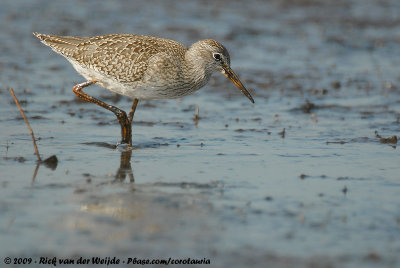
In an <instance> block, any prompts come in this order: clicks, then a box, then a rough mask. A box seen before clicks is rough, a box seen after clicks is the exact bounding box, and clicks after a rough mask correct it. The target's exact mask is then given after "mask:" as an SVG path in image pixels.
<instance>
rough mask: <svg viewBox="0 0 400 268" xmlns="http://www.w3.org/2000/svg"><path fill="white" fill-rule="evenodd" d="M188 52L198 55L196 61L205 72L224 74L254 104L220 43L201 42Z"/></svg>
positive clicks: (227, 53)
mask: <svg viewBox="0 0 400 268" xmlns="http://www.w3.org/2000/svg"><path fill="white" fill-rule="evenodd" d="M189 50H192V51H196V54H199V55H197V59H198V60H199V61H200V59H201V61H203V65H204V68H205V69H206V71H207V72H210V73H214V72H220V73H222V74H224V75H225V76H226V77H228V78H229V79H230V80H231V81H232V82H233V83H234V84H235V85H236V86H237V87H238V88H239V89H240V91H242V93H243V94H244V95H245V96H246V97H247V98H249V100H250V101H251V102H252V103H254V99H253V97H252V96H251V95H250V93H249V91H248V90H247V89H246V88H245V87H244V86H243V84H242V82H241V81H240V80H239V77H238V76H237V75H236V74H235V73H234V72H233V70H232V69H231V67H230V64H231V59H230V56H229V52H228V50H227V49H226V48H225V47H224V46H223V45H222V44H221V43H219V42H217V41H215V40H212V39H206V40H201V41H198V42H196V43H194V44H193V45H192V46H191V47H190V49H189Z"/></svg>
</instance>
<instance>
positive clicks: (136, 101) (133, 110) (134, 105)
mask: <svg viewBox="0 0 400 268" xmlns="http://www.w3.org/2000/svg"><path fill="white" fill-rule="evenodd" d="M138 102H139V100H138V99H134V100H133V104H132V108H131V111H130V113H129V122H131V124H132V121H133V115H134V114H135V111H136V106H137V104H138Z"/></svg>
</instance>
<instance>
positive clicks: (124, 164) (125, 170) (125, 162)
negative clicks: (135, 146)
mask: <svg viewBox="0 0 400 268" xmlns="http://www.w3.org/2000/svg"><path fill="white" fill-rule="evenodd" d="M131 157H132V150H128V151H126V152H121V161H120V164H119V168H118V170H117V174H116V175H115V181H124V180H125V179H126V176H127V175H128V177H129V182H134V181H135V178H134V177H133V171H132V166H131Z"/></svg>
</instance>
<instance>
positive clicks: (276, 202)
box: [0, 0, 400, 267]
mask: <svg viewBox="0 0 400 268" xmlns="http://www.w3.org/2000/svg"><path fill="white" fill-rule="evenodd" d="M154 6H156V7H157V8H154ZM138 10H140V12H138ZM0 22H1V23H0V34H1V37H2V38H1V40H2V42H1V43H0V81H1V86H0V114H1V117H0V154H1V162H0V215H1V217H0V238H1V241H2V243H1V244H0V252H1V256H0V257H1V259H0V262H1V263H2V264H3V262H2V261H3V259H4V258H5V257H6V256H11V257H32V258H33V259H37V260H39V259H38V258H39V257H41V256H49V257H53V256H55V257H57V258H78V257H80V256H83V257H87V258H91V257H93V256H101V257H107V256H110V257H117V258H120V259H121V260H122V259H126V258H127V257H132V258H134V257H137V258H141V259H145V258H169V257H171V258H177V259H179V258H188V257H190V258H198V259H203V258H206V259H210V261H211V264H212V265H211V266H212V267H227V266H237V267H243V266H249V265H251V266H254V267H265V266H266V265H269V266H271V267H398V266H399V265H400V264H399V263H400V259H399V256H400V242H399V241H400V239H399V238H400V209H399V208H400V199H399V198H398V194H399V190H400V188H399V186H400V177H399V174H400V165H399V164H400V161H399V152H398V148H397V147H396V146H397V144H385V143H382V142H381V141H380V138H378V137H376V135H375V131H378V133H379V135H381V136H382V137H385V138H387V137H391V136H394V135H397V136H399V133H400V94H399V88H398V85H399V84H400V76H399V67H398V66H399V63H400V62H399V61H400V60H399V57H397V56H396V55H399V53H400V47H399V40H400V35H399V34H400V5H399V4H398V3H397V1H395V0H393V1H379V2H376V1H361V0H360V1H335V2H330V1H329V2H328V1H267V2H265V1H250V2H249V1H246V3H244V2H233V3H232V2H229V1H219V2H213V1H205V2H189V1H188V2H180V1H172V2H168V3H167V2H162V1H151V3H150V2H145V3H142V2H139V1H138V2H136V1H118V2H116V1H112V2H107V1H104V2H98V1H24V4H22V2H17V1H2V3H1V8H0ZM33 31H37V32H43V33H54V34H64V35H96V34H106V33H116V32H127V33H128V32H129V33H141V34H150V35H156V36H162V37H167V38H171V39H175V40H179V41H181V42H183V43H184V44H186V45H190V44H191V43H193V42H194V41H197V40H199V39H203V38H209V37H211V38H215V39H217V40H219V41H221V42H222V43H223V44H225V45H226V46H227V48H228V49H229V50H230V54H231V57H232V67H233V69H234V70H235V71H236V73H238V75H239V76H240V77H241V79H242V81H243V83H244V84H245V85H246V86H247V87H248V88H250V89H252V95H253V97H254V99H255V101H256V103H255V104H251V103H250V102H249V101H248V99H247V98H245V97H244V96H243V95H242V94H241V93H240V91H239V90H237V88H236V87H235V86H234V85H233V84H232V83H231V82H229V81H228V80H227V79H225V77H223V76H221V75H215V77H214V78H213V79H212V81H210V83H209V85H207V86H206V87H205V88H204V89H202V90H200V91H199V92H197V93H195V94H193V95H191V96H188V97H186V98H184V99H180V100H165V101H148V102H140V103H139V106H138V109H137V111H136V114H135V120H136V121H135V120H134V127H133V140H134V150H133V151H132V152H131V154H130V153H129V152H124V151H123V150H119V149H118V148H115V145H116V144H117V142H118V141H119V139H120V129H119V126H118V123H117V121H116V120H115V118H114V116H113V115H112V114H111V113H109V112H108V111H104V110H102V109H101V108H99V107H96V106H95V105H92V104H88V103H83V102H80V101H77V100H76V97H75V95H74V94H73V92H72V90H71V89H72V86H73V85H74V84H76V83H78V82H82V81H83V80H82V78H81V77H80V76H79V75H78V74H77V73H76V72H75V71H74V69H73V68H72V67H71V66H70V65H69V63H68V62H67V61H65V60H64V59H63V58H62V57H60V56H58V55H56V54H55V53H54V52H52V51H51V50H50V49H49V48H48V47H45V46H43V45H42V44H40V42H38V40H37V39H36V38H35V37H34V36H33V35H32V34H31V32H33ZM8 87H12V88H13V89H14V90H15V92H16V94H17V96H18V98H19V99H20V101H21V102H22V105H23V109H24V110H25V112H26V114H27V116H28V119H29V121H30V124H31V126H32V128H33V130H34V132H35V135H36V138H38V139H39V140H38V141H37V143H38V146H39V151H40V153H41V155H42V158H47V157H49V156H51V155H56V156H57V158H58V165H57V167H56V168H55V169H54V170H53V169H51V168H47V167H46V166H44V165H40V167H39V169H38V171H37V174H36V176H34V172H35V168H36V156H35V155H34V154H33V152H34V151H33V147H32V141H31V137H30V135H29V132H28V130H27V128H26V126H25V124H24V122H23V120H22V117H21V116H20V114H19V112H18V109H17V107H16V106H15V104H14V101H13V99H12V97H11V95H10V93H9V91H8ZM86 92H87V93H89V94H92V95H94V96H97V97H99V98H100V99H103V100H105V101H108V102H110V103H112V104H114V105H117V106H118V107H121V108H123V109H124V110H129V108H130V104H131V100H128V99H125V98H118V97H117V96H115V95H113V94H112V93H109V92H107V91H106V90H104V89H101V88H99V87H96V86H93V87H90V88H88V89H87V90H86ZM196 106H198V107H199V111H200V114H199V115H200V119H199V120H194V116H195V107H196ZM283 129H285V132H284V135H283V134H282V131H283ZM33 178H34V179H33ZM37 265H38V264H37ZM149 266H150V265H149ZM199 266H203V265H199Z"/></svg>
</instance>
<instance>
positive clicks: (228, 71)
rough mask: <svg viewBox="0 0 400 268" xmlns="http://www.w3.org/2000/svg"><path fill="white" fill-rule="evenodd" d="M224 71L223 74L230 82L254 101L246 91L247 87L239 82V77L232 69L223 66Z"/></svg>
mask: <svg viewBox="0 0 400 268" xmlns="http://www.w3.org/2000/svg"><path fill="white" fill-rule="evenodd" d="M224 70H225V73H224V75H225V76H226V77H228V78H229V79H230V80H232V82H233V83H234V84H235V85H236V86H237V87H238V88H239V89H240V91H242V93H243V94H244V95H245V96H246V97H247V98H249V100H250V101H251V102H252V103H254V99H253V97H252V96H251V95H250V93H249V92H248V91H247V89H246V88H245V87H244V86H243V84H242V82H240V80H239V77H237V75H236V74H235V73H234V72H233V71H232V69H231V68H230V67H229V66H226V65H225V66H224Z"/></svg>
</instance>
